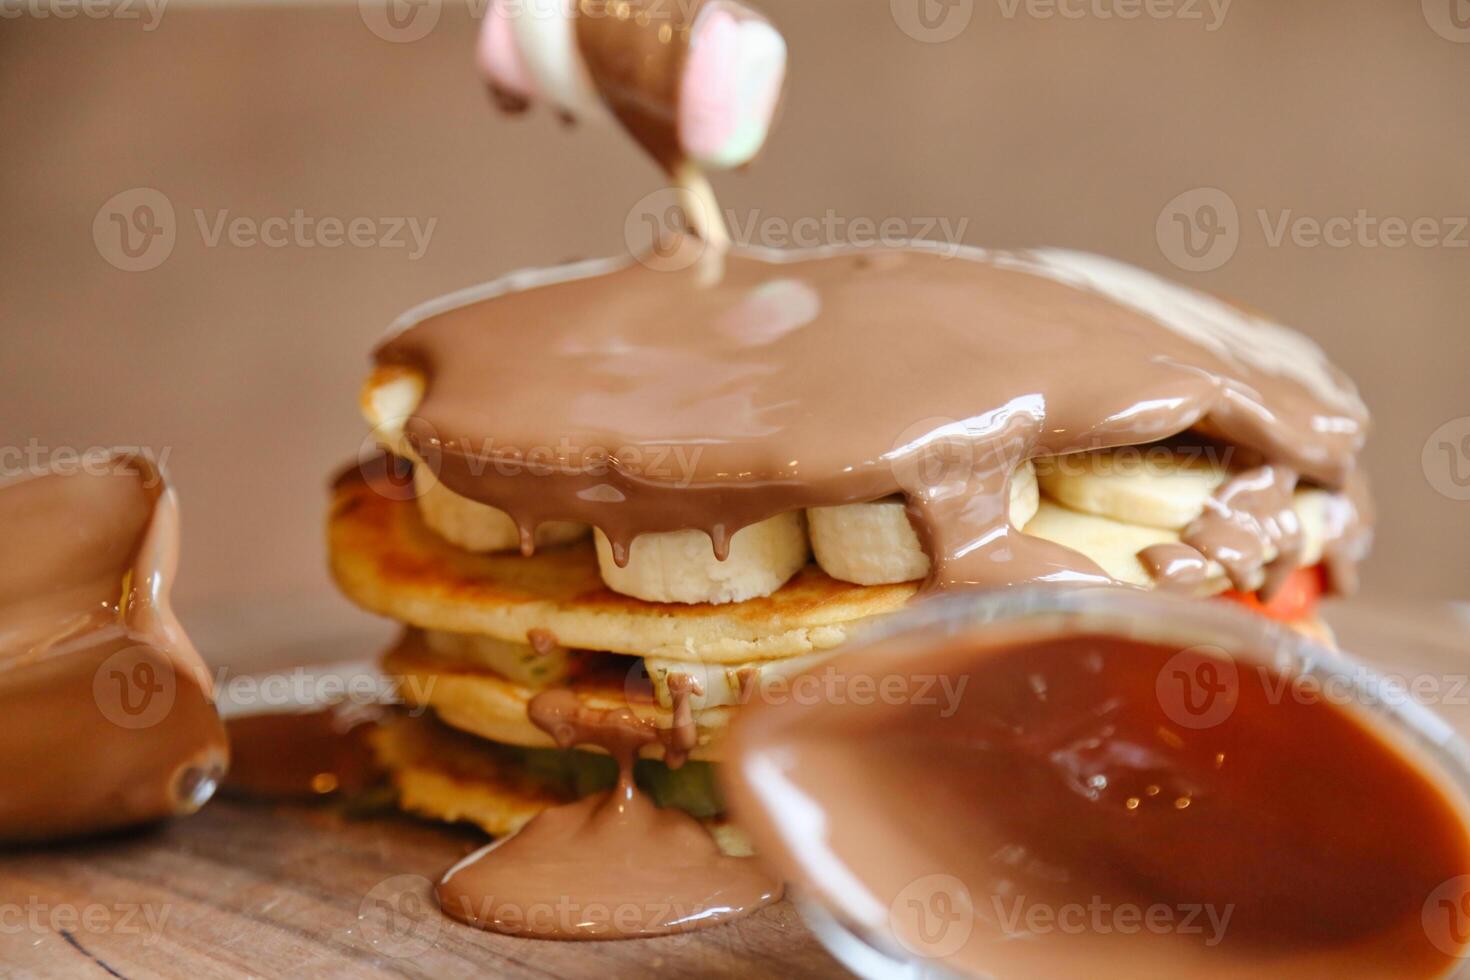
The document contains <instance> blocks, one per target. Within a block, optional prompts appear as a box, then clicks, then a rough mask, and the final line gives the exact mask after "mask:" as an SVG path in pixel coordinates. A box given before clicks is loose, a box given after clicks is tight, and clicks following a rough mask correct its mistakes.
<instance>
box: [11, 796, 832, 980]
mask: <svg viewBox="0 0 1470 980" xmlns="http://www.w3.org/2000/svg"><path fill="white" fill-rule="evenodd" d="M481 843H483V839H482V838H479V837H477V836H475V835H473V834H471V833H468V832H460V831H457V830H454V829H451V828H441V827H437V826H433V825H430V824H426V823H420V822H417V821H414V820H411V819H409V818H406V817H399V816H395V815H378V816H371V817H364V818H352V817H348V816H345V815H344V814H343V813H341V812H339V811H338V810H337V809H336V808H333V807H330V806H311V805H296V804H291V805H280V804H266V803H256V802H245V801H239V800H233V799H218V800H216V801H215V802H213V803H211V804H210V805H209V806H207V807H205V809H204V810H203V811H202V812H201V813H199V814H198V815H197V816H195V817H192V818H190V819H188V820H181V821H177V822H175V823H172V824H169V825H167V826H162V827H157V828H153V829H150V830H146V831H142V832H135V833H131V834H127V835H123V836H117V837H112V838H108V839H103V840H96V841H89V842H86V843H81V844H71V845H66V846H56V847H52V848H43V849H35V848H31V849H27V850H25V851H10V852H0V977H4V978H6V980H9V978H22V977H24V978H31V977H46V978H50V977H67V978H72V977H75V978H100V980H105V978H107V977H127V978H129V980H133V978H146V977H167V978H171V980H174V978H188V980H214V978H236V977H270V978H275V977H312V978H344V980H345V978H354V980H356V978H373V977H423V978H435V980H443V978H455V977H503V978H533V977H534V978H546V977H558V978H559V977H568V978H582V977H586V978H593V977H598V978H608V977H623V976H631V975H647V974H650V973H658V974H665V973H667V974H669V975H672V976H689V977H751V976H762V977H770V976H783V977H798V978H799V977H832V976H845V975H846V973H845V971H843V970H842V969H841V967H839V966H838V965H837V964H836V963H835V962H834V961H833V960H832V959H831V958H830V957H829V956H828V955H827V954H826V953H825V952H824V951H823V950H822V949H821V947H820V946H819V945H817V943H816V941H815V940H814V939H813V938H812V936H811V934H810V933H809V932H808V931H807V930H806V928H805V926H803V925H802V923H801V920H800V919H799V918H798V916H797V914H796V911H795V909H794V908H793V907H792V906H791V904H790V903H789V902H781V903H780V904H779V905H776V906H774V907H772V908H769V909H764V910H762V911H761V912H759V913H757V914H755V915H753V916H751V917H749V918H747V919H745V920H742V921H740V922H737V923H735V924H732V925H729V926H724V927H719V928H715V929H711V930H706V931H704V932H700V933H695V934H690V935H686V936H675V937H669V938H665V939H648V940H635V941H629V942H598V943H557V942H545V941H539V940H532V939H516V938H509V937H505V936H498V935H494V934H491V933H486V932H482V931H480V930H478V929H472V928H470V927H468V926H464V925H461V924H459V923H458V922H454V921H452V920H449V919H447V918H445V917H444V916H443V915H441V914H440V913H439V911H438V909H437V907H436V906H435V905H434V904H433V900H432V898H431V897H430V894H429V892H430V878H432V877H434V876H436V875H438V874H439V873H440V872H442V871H444V870H446V869H447V868H448V867H449V866H450V865H452V864H453V863H454V862H455V861H457V860H458V859H459V858H460V857H462V856H463V855H465V854H467V853H469V851H471V850H472V849H474V848H476V847H478V846H480V844H481Z"/></svg>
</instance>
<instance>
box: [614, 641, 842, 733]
mask: <svg viewBox="0 0 1470 980" xmlns="http://www.w3.org/2000/svg"><path fill="white" fill-rule="evenodd" d="M835 655H836V654H835V652H825V653H813V654H808V655H807V656H805V657H788V658H786V659H785V660H755V661H751V662H749V663H743V664H703V663H690V662H689V661H685V660H663V659H659V658H656V657H644V658H643V669H644V670H646V671H647V672H648V676H649V679H650V680H652V681H653V696H654V698H655V699H656V700H657V701H658V703H659V704H660V705H662V706H663V707H665V708H672V707H673V705H674V698H673V695H672V693H671V692H670V691H669V677H670V676H671V675H674V674H682V675H684V676H685V677H691V678H693V679H694V680H695V681H696V683H697V690H698V691H699V692H700V693H697V694H696V693H692V692H691V693H690V695H689V706H690V707H691V708H692V709H693V710H694V712H695V717H699V714H700V712H703V711H705V710H706V709H708V708H718V707H724V706H727V705H736V704H747V703H749V702H751V701H753V700H759V699H761V697H762V696H763V694H773V693H777V692H779V691H780V690H781V689H782V688H783V687H785V686H787V685H788V684H789V683H790V681H791V679H792V678H793V677H795V676H796V675H798V674H800V673H802V672H803V671H805V670H807V669H808V668H811V667H815V666H817V665H818V664H821V663H823V662H825V661H827V660H831V659H832V658H833V657H834V656H835Z"/></svg>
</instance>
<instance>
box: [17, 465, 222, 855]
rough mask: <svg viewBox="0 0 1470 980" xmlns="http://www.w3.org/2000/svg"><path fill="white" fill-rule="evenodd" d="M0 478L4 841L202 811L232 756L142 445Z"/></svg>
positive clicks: (175, 531) (173, 538)
mask: <svg viewBox="0 0 1470 980" xmlns="http://www.w3.org/2000/svg"><path fill="white" fill-rule="evenodd" d="M92 462H93V463H94V464H96V465H94V466H89V467H82V468H78V469H75V470H71V471H67V472H60V471H54V472H51V473H48V474H45V475H42V476H37V477H34V478H30V479H25V480H21V481H18V482H10V483H5V484H4V485H0V548H3V556H4V560H0V840H39V839H48V838H59V837H68V836H74V835H78V834H84V833H90V832H96V831H104V830H110V829H113V828H118V827H124V826H129V825H132V824H138V823H143V822H146V821H150V820H157V819H160V818H163V817H170V816H175V815H179V814H185V813H191V812H193V811H194V810H196V809H198V808H199V807H200V806H201V805H202V804H203V803H204V802H205V801H206V800H208V799H209V797H210V795H211V794H212V793H213V792H214V788H215V786H216V784H217V783H218V781H219V779H220V778H221V776H222V775H223V774H224V770H225V768H226V766H227V764H228V760H229V754H228V750H227V748H226V739H225V732H224V726H223V725H222V724H221V723H220V720H219V716H218V715H217V714H216V712H215V709H214V706H213V704H212V703H211V701H210V692H211V685H210V680H209V675H208V671H207V670H206V669H205V667H204V664H203V662H202V661H201V660H200V659H199V655H198V654H197V653H196V652H195V650H194V648H193V646H192V645H191V644H190V643H189V639H188V637H187V636H185V635H184V631H183V628H182V627H181V626H180V625H179V623H178V621H177V620H176V619H175V618H174V614H173V611H172V609H171V608H170V606H169V590H170V589H171V587H172V585H173V578H174V570H175V568H176V566H177V563H178V546H179V526H178V524H179V518H178V504H177V501H176V499H175V497H174V493H173V491H172V490H171V489H169V487H168V486H167V485H166V484H165V482H164V479H163V477H162V475H161V474H160V472H159V471H158V469H157V468H156V467H155V466H154V465H153V463H151V462H150V461H149V460H147V459H144V458H142V457H138V456H128V455H122V456H116V457H113V458H110V459H108V460H106V461H99V460H93V461H92Z"/></svg>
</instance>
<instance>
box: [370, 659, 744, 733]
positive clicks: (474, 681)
mask: <svg viewBox="0 0 1470 980" xmlns="http://www.w3.org/2000/svg"><path fill="white" fill-rule="evenodd" d="M579 667H580V669H579V670H578V671H577V672H576V673H575V674H574V675H573V676H572V677H571V678H570V679H569V680H568V681H567V683H566V685H565V686H567V687H570V688H571V689H572V690H573V691H575V692H576V693H577V695H578V696H579V697H581V698H582V699H583V700H584V701H585V702H586V703H587V704H588V705H590V706H592V707H594V708H618V707H629V708H632V709H633V710H634V712H635V713H637V714H638V715H639V716H640V717H643V718H647V719H649V720H650V721H652V722H653V723H654V724H655V725H657V726H658V727H660V728H671V727H673V712H672V711H670V710H669V709H668V708H665V707H662V706H660V705H659V704H658V703H657V702H655V701H654V698H653V692H652V690H651V687H650V685H649V683H648V679H647V677H646V676H645V675H643V672H642V669H641V667H640V665H639V663H638V661H637V660H635V659H632V658H629V657H620V656H614V655H608V654H584V655H582V663H581V664H580V665H579ZM383 670H384V671H385V672H387V673H388V674H389V675H390V676H392V677H393V678H394V679H395V680H396V681H397V682H398V683H397V688H398V691H399V694H400V696H401V697H402V698H403V700H404V702H405V703H406V704H408V705H409V706H410V707H413V708H421V709H422V708H432V709H433V711H434V713H435V714H436V715H437V716H438V717H439V718H440V719H441V720H442V721H443V722H445V723H446V724H448V725H451V726H453V727H455V728H458V729H461V730H463V731H466V732H470V733H472V734H474V735H477V736H479V737H481V738H484V739H488V740H490V741H493V742H500V743H503V744H506V745H515V746H522V747H525V748H548V749H549V748H554V747H555V745H556V743H555V742H554V741H553V740H552V738H551V736H550V735H548V734H546V732H544V731H542V730H541V729H539V728H537V727H536V726H535V725H533V724H532V723H531V720H530V718H529V717H528V715H527V713H526V705H527V704H528V703H529V702H530V700H531V698H533V697H535V695H536V694H537V691H536V690H535V689H533V688H530V687H527V686H525V685H523V684H517V683H516V682H514V681H511V680H508V679H506V678H505V677H502V676H501V675H499V674H497V673H495V672H494V671H493V670H490V669H488V668H486V667H482V666H477V665H475V664H472V663H468V662H465V661H456V660H451V659H448V658H445V657H442V656H439V655H436V654H434V653H432V652H431V651H430V650H429V649H428V648H427V647H426V646H425V645H424V643H423V638H422V636H421V635H419V634H418V633H415V632H412V631H410V632H409V633H408V634H407V635H406V636H405V637H404V638H403V639H402V640H401V641H400V642H399V643H398V645H396V646H395V647H394V648H393V649H392V650H390V651H389V652H388V653H387V655H386V656H384V658H383ZM730 711H731V709H730V708H728V707H715V708H707V709H705V710H703V711H698V712H696V715H695V722H696V727H697V731H698V738H699V743H698V745H697V746H696V747H695V749H694V751H693V752H692V753H690V755H691V757H692V758H694V759H696V760H710V759H714V758H716V757H717V745H718V738H719V736H720V735H721V734H722V733H723V731H724V729H725V728H726V727H727V726H728V725H729V722H730ZM643 755H644V757H646V758H651V759H658V758H662V757H663V746H662V745H658V744H655V745H649V746H645V748H644V750H643Z"/></svg>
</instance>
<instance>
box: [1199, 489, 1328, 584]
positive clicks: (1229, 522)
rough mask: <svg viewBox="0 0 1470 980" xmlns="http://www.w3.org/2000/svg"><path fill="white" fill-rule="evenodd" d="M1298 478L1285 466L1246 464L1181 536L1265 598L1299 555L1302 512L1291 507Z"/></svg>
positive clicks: (1236, 581) (1236, 580) (1235, 581)
mask: <svg viewBox="0 0 1470 980" xmlns="http://www.w3.org/2000/svg"><path fill="white" fill-rule="evenodd" d="M1296 483H1297V475H1296V473H1294V472H1293V471H1292V470H1290V469H1288V468H1287V467H1284V466H1260V467H1257V468H1255V469H1252V470H1247V471H1246V472H1244V473H1241V474H1240V475H1238V476H1236V477H1233V478H1232V479H1230V480H1229V481H1227V482H1226V483H1225V485H1224V486H1222V487H1221V488H1220V489H1219V490H1218V491H1216V493H1215V494H1214V496H1213V497H1211V499H1210V500H1209V501H1208V502H1206V504H1205V509H1204V512H1203V513H1202V514H1200V516H1199V517H1197V518H1195V520H1194V521H1193V522H1192V523H1191V524H1190V525H1189V526H1188V527H1186V528H1185V529H1184V533H1183V534H1182V535H1181V536H1180V537H1181V540H1182V541H1183V542H1184V543H1185V544H1187V545H1189V546H1190V547H1193V548H1194V549H1196V550H1197V551H1198V552H1199V553H1200V554H1201V555H1203V556H1204V557H1206V558H1208V559H1212V560H1213V561H1216V562H1218V563H1219V564H1220V565H1221V567H1223V568H1224V569H1225V574H1226V575H1227V576H1229V578H1230V584H1231V585H1233V586H1235V588H1236V589H1238V590H1239V591H1242V592H1250V591H1254V590H1257V589H1259V590H1260V592H1261V597H1262V598H1263V599H1269V598H1271V596H1272V595H1274V594H1275V592H1276V590H1277V589H1278V588H1280V586H1281V583H1282V582H1284V581H1286V578H1287V576H1288V575H1290V574H1291V572H1292V570H1293V569H1295V568H1296V567H1297V564H1298V561H1297V559H1298V558H1299V557H1300V555H1301V549H1302V525H1301V518H1300V517H1298V516H1297V513H1296V510H1295V508H1293V507H1292V494H1293V493H1294V492H1295V491H1296ZM1268 554H1271V555H1272V556H1273V557H1272V559H1271V561H1270V563H1269V564H1268V563H1267V560H1266V559H1267V555H1268Z"/></svg>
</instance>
